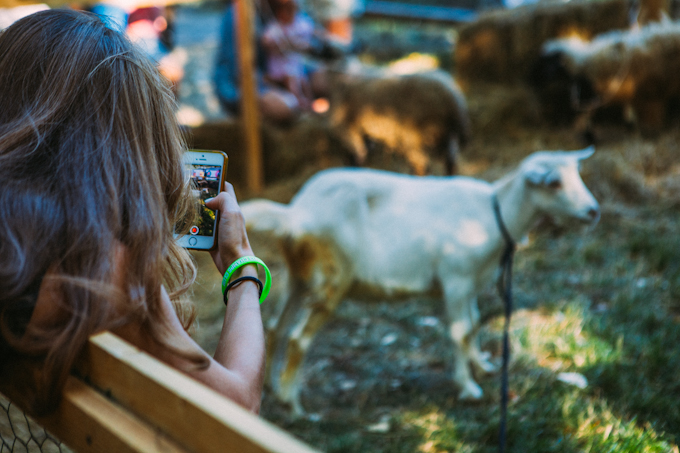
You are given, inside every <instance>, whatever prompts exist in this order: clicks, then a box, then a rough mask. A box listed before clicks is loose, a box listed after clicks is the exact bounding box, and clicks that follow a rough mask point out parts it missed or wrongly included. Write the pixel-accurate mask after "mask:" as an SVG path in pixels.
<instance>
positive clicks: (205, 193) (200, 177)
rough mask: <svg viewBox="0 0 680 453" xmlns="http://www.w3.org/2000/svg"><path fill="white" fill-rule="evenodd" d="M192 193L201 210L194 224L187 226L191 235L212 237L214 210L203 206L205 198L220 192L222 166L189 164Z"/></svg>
mask: <svg viewBox="0 0 680 453" xmlns="http://www.w3.org/2000/svg"><path fill="white" fill-rule="evenodd" d="M189 171H190V172H191V180H192V182H193V184H192V187H193V188H194V189H193V194H194V196H195V197H196V198H198V199H199V202H200V204H201V212H200V215H199V217H198V218H197V219H196V224H195V225H192V226H191V227H190V228H189V234H190V235H192V236H208V237H212V235H213V233H214V231H215V211H213V210H212V209H208V208H207V207H206V206H205V200H207V199H208V198H213V197H216V196H217V195H218V194H219V193H220V181H221V178H222V174H221V172H222V167H220V166H219V165H209V164H191V165H190V166H189Z"/></svg>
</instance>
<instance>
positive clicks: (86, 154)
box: [0, 10, 208, 412]
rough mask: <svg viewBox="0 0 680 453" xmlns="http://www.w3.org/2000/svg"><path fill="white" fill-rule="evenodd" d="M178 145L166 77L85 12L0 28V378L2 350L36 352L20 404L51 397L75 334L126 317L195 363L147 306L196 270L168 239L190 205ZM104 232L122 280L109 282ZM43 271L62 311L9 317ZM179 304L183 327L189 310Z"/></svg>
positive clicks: (196, 355)
mask: <svg viewBox="0 0 680 453" xmlns="http://www.w3.org/2000/svg"><path fill="white" fill-rule="evenodd" d="M184 148H185V145H184V142H183V140H182V136H181V133H180V130H179V127H178V125H177V123H176V121H175V119H174V99H173V96H172V93H171V91H170V89H169V87H168V84H167V82H166V81H165V80H163V79H162V77H161V76H160V75H159V73H158V71H157V69H156V68H155V66H154V65H153V63H151V61H150V60H149V59H148V58H147V57H146V56H145V55H144V54H142V53H141V51H139V50H137V49H136V48H135V47H134V46H133V45H132V44H131V43H130V42H129V41H128V39H127V38H126V37H125V36H124V35H123V34H121V33H120V32H117V31H114V30H112V29H110V28H107V26H106V25H105V24H104V22H102V20H101V19H100V18H99V17H98V16H95V15H92V14H88V13H83V12H76V11H71V10H51V11H43V12H39V13H36V14H33V15H31V16H28V17H26V18H24V19H21V20H19V21H18V22H16V23H14V24H13V25H11V26H10V27H9V28H7V29H6V30H5V31H3V32H2V33H0V332H1V333H2V338H0V346H1V343H2V342H3V341H4V342H5V347H4V353H3V348H1V347H0V378H9V377H12V376H9V377H8V376H7V375H8V374H10V375H12V374H14V371H15V368H16V367H14V363H13V362H12V360H11V358H13V357H14V358H16V357H24V358H26V357H33V358H34V359H32V360H39V361H40V363H41V368H42V372H41V373H40V377H39V379H37V381H36V382H34V383H33V384H32V385H31V386H29V387H31V388H29V389H28V398H27V400H26V404H27V405H28V406H29V407H27V409H30V410H32V411H34V412H45V411H47V410H50V409H52V408H53V407H55V403H56V402H58V399H59V393H60V389H61V388H62V387H63V384H64V382H65V380H66V377H67V376H68V374H69V373H70V371H71V369H72V366H73V364H74V361H75V359H76V358H77V356H78V354H79V352H80V351H81V350H82V348H83V346H84V345H85V344H86V342H87V339H88V337H89V336H90V335H91V334H92V333H95V332H97V331H101V330H104V329H110V328H115V327H117V326H120V325H124V324H126V323H128V322H131V321H137V322H140V323H141V325H142V327H143V330H144V331H145V332H146V333H147V334H149V335H150V336H151V337H152V338H153V339H155V340H157V341H158V342H160V343H161V344H165V345H166V346H168V347H170V348H172V349H174V350H176V351H177V352H178V353H179V354H181V355H183V356H184V357H186V358H188V359H190V360H191V361H193V363H195V364H196V365H197V366H207V364H208V361H207V357H206V356H205V355H204V354H202V353H200V352H199V351H197V350H193V349H192V350H187V349H186V347H182V346H180V345H179V344H175V343H174V341H173V337H172V335H170V333H169V332H170V331H169V326H167V325H165V323H164V322H163V319H164V318H163V317H161V312H160V310H161V285H165V287H166V288H167V289H168V291H169V292H170V294H171V298H173V301H177V300H178V297H179V295H180V294H182V293H183V292H185V291H186V289H187V288H188V287H189V285H190V284H191V283H192V282H193V280H194V278H195V273H196V272H195V266H194V265H193V262H192V260H191V257H190V256H189V255H188V254H187V252H186V251H185V250H183V249H182V248H181V247H179V246H178V245H177V243H176V242H175V240H174V239H173V229H174V225H175V224H176V223H177V222H178V221H179V220H180V219H183V218H185V216H187V215H189V214H190V211H191V209H192V208H191V206H190V204H191V201H190V200H191V197H189V196H188V189H189V187H188V182H187V179H186V178H185V176H184V173H183V170H182V162H181V159H182V152H183V150H184ZM116 243H120V244H122V245H123V246H124V248H125V250H126V259H125V263H126V265H125V266H124V269H123V272H124V280H125V288H124V290H123V291H121V290H120V289H119V288H115V287H114V285H112V275H113V270H114V269H113V266H114V261H115V256H114V255H115V246H114V244H116ZM46 274H47V277H45V278H47V279H51V280H52V279H53V280H55V281H56V282H57V284H58V285H57V287H58V288H59V290H58V292H59V300H61V301H63V304H62V305H63V307H60V313H61V314H62V315H63V316H60V317H59V319H55V320H54V322H53V323H51V324H50V325H49V326H41V328H40V329H38V328H31V326H30V325H28V326H26V325H24V326H23V329H22V328H19V329H17V317H16V316H15V315H16V314H17V313H22V312H26V311H27V310H28V312H29V313H30V310H31V309H32V305H31V304H33V305H34V304H35V297H36V295H37V288H39V287H40V284H41V281H43V280H44V278H43V277H44V276H45V275H46ZM176 308H177V306H176ZM179 311H180V318H182V315H185V316H184V318H183V322H184V324H185V327H187V326H188V325H189V324H190V323H191V321H192V320H193V317H192V314H191V313H190V312H187V311H186V310H184V311H183V310H179ZM26 327H28V329H27V330H26ZM3 355H4V356H6V357H3ZM15 377H16V376H15Z"/></svg>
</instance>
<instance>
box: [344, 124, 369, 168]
mask: <svg viewBox="0 0 680 453" xmlns="http://www.w3.org/2000/svg"><path fill="white" fill-rule="evenodd" d="M346 140H348V141H349V144H350V146H351V147H352V153H353V159H354V162H353V164H354V165H355V166H358V167H362V166H364V165H365V164H366V159H367V158H368V148H367V147H366V142H365V141H364V134H363V131H362V130H361V128H360V127H359V126H357V125H351V126H349V127H348V128H347V137H346Z"/></svg>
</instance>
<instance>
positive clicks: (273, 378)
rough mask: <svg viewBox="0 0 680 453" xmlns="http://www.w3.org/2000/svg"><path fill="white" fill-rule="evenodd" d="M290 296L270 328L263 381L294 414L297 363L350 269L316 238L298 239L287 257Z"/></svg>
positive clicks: (297, 403) (297, 408) (344, 287)
mask: <svg viewBox="0 0 680 453" xmlns="http://www.w3.org/2000/svg"><path fill="white" fill-rule="evenodd" d="M287 259H288V260H289V262H290V263H289V264H290V265H291V268H290V270H291V273H294V275H293V276H292V282H291V285H290V289H291V292H290V293H289V294H290V295H289V298H288V301H287V303H286V307H285V309H284V312H283V314H282V316H281V319H280V321H279V324H278V326H277V329H276V335H275V337H276V341H275V344H276V350H274V351H273V352H272V353H271V354H272V355H271V357H272V361H271V362H270V364H269V365H270V368H269V372H268V373H269V376H270V378H269V382H271V384H272V385H271V386H272V390H273V391H274V393H275V394H276V395H277V397H278V398H279V399H280V400H281V401H282V402H284V403H287V404H289V405H290V406H291V407H292V409H293V412H294V413H295V414H296V415H302V414H303V413H304V410H303V407H302V405H301V403H300V385H301V377H302V373H301V371H302V365H303V363H304V358H305V355H306V353H307V350H308V349H309V346H310V345H311V343H312V341H313V339H314V336H315V334H316V333H317V332H318V330H319V329H320V328H321V327H323V325H324V324H325V323H326V321H327V320H328V318H329V317H330V316H331V315H332V313H333V312H334V311H335V308H336V307H337V305H338V303H339V302H340V300H342V297H343V296H344V295H345V293H346V291H347V288H348V286H349V284H350V282H351V278H350V275H351V274H350V272H351V271H350V269H351V266H349V265H348V263H346V260H343V259H341V256H340V255H339V254H338V253H336V251H335V250H334V249H333V248H332V247H329V246H328V245H326V244H324V243H323V242H321V241H317V240H306V241H302V242H301V243H299V244H298V246H297V247H296V248H295V253H291V254H289V256H288V257H287Z"/></svg>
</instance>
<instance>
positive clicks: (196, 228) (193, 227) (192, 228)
mask: <svg viewBox="0 0 680 453" xmlns="http://www.w3.org/2000/svg"><path fill="white" fill-rule="evenodd" d="M189 232H190V233H191V234H198V227H197V226H195V225H194V226H192V227H191V229H190V230H189Z"/></svg>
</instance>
